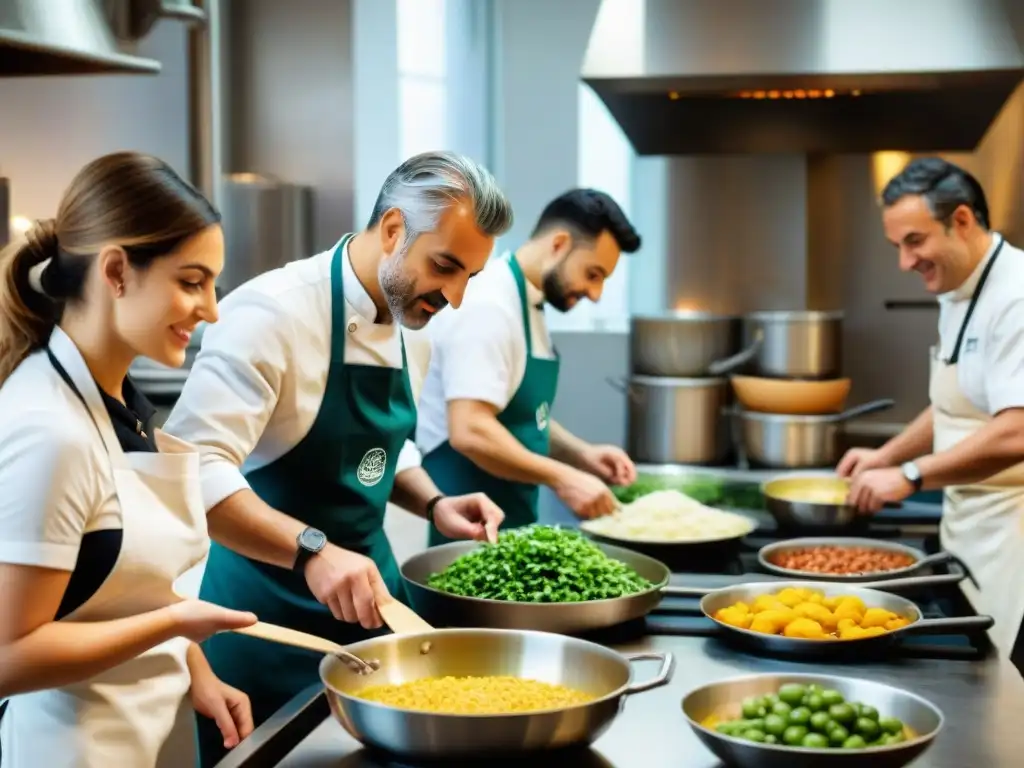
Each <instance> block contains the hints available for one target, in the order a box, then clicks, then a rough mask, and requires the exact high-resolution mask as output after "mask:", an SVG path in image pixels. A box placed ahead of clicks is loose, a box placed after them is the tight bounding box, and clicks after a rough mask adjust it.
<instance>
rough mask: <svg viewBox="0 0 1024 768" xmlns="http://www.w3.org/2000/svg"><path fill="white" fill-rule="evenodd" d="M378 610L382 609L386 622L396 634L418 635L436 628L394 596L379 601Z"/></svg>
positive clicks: (381, 612)
mask: <svg viewBox="0 0 1024 768" xmlns="http://www.w3.org/2000/svg"><path fill="white" fill-rule="evenodd" d="M377 610H378V611H380V615H381V618H382V619H384V623H385V624H387V625H388V627H390V628H391V631H392V632H394V633H395V634H396V635H416V634H419V633H421V632H433V631H434V628H433V627H432V626H430V625H429V624H427V622H426V621H424V620H423V619H422V618H420V616H419V614H417V613H416V611H414V610H413V609H412V608H410V607H409V606H407V605H405V604H404V603H400V602H398V601H397V600H395V599H394V598H389V599H388V600H385V601H384V602H382V603H377Z"/></svg>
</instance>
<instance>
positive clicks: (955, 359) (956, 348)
mask: <svg viewBox="0 0 1024 768" xmlns="http://www.w3.org/2000/svg"><path fill="white" fill-rule="evenodd" d="M1005 243H1006V239H1005V238H1003V237H1002V236H1000V238H999V245H997V246H996V250H995V252H994V253H993V254H992V258H991V259H989V260H988V264H986V265H985V269H984V270H982V273H981V277H980V278H979V279H978V285H977V286H975V288H974V293H973V294H972V295H971V303H970V304H968V305H967V314H966V315H964V321H963V322H962V323H961V324H960V332H959V333H957V335H956V344H954V345H953V354H952V355H950V356H949V359H948V360H946V361H945V362H946V365H956V364H957V363H959V362H960V347H961V346H962V345H963V343H964V334H966V333H967V325H968V324H969V323H970V322H971V315H973V314H974V309H975V307H977V306H978V297H979V296H981V289H982V288H984V287H985V283H986V282H987V281H988V276H989V274H990V273H991V272H992V267H993V266H994V265H995V263H996V259H998V258H999V252H1000V251H1001V250H1003V245H1004V244H1005Z"/></svg>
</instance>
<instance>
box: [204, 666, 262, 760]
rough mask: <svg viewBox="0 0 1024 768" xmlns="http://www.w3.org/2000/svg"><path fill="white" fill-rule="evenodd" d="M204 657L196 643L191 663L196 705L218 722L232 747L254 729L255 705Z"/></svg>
mask: <svg viewBox="0 0 1024 768" xmlns="http://www.w3.org/2000/svg"><path fill="white" fill-rule="evenodd" d="M201 656H202V650H201V649H200V648H199V647H198V646H195V648H194V654H190V663H189V672H190V673H191V676H192V687H191V690H190V691H189V694H190V697H191V699H192V708H193V709H194V710H195V711H196V712H198V713H199V714H200V715H203V716H204V717H208V718H210V719H211V720H213V721H214V722H215V723H217V728H219V729H220V735H221V736H223V737H224V747H225V748H226V749H231V748H232V747H236V746H238V743H239V742H240V741H241V740H242V739H244V738H246V737H247V736H248V735H249V734H250V733H252V731H253V722H252V705H251V704H250V702H249V697H248V696H247V695H246V694H244V693H243V692H242V691H240V690H238V689H237V688H232V687H231V686H230V685H228V684H227V683H225V682H224V681H223V680H221V679H220V678H219V677H217V675H215V674H214V672H213V670H212V669H210V665H209V663H207V661H206V658H205V657H202V658H201V659H200V658H199V657H201Z"/></svg>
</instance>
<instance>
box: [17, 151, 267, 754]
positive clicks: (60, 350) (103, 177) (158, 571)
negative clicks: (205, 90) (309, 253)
mask: <svg viewBox="0 0 1024 768" xmlns="http://www.w3.org/2000/svg"><path fill="white" fill-rule="evenodd" d="M223 262H224V243H223V234H222V232H221V228H220V217H219V215H218V214H217V212H216V211H215V210H214V208H213V207H212V206H211V205H210V203H209V202H207V201H206V200H205V199H204V198H203V196H202V195H201V194H200V193H199V192H197V191H196V190H195V189H194V188H193V187H191V186H190V185H189V184H187V183H186V182H185V181H183V180H182V179H181V178H180V177H179V176H178V175H177V174H176V173H175V172H174V171H173V170H172V169H171V168H170V167H169V166H167V165H166V164H165V163H163V162H162V161H160V160H158V159H156V158H153V157H149V156H146V155H142V154H137V153H132V152H121V153H117V154H112V155H107V156H105V157H101V158H99V159H98V160H95V161H93V162H92V163H90V164H89V165H87V166H86V167H85V168H83V169H82V170H81V171H80V172H79V173H78V175H77V176H76V177H75V178H74V180H73V181H72V182H71V185H70V186H69V187H68V189H67V191H66V192H65V193H64V195H63V197H62V199H61V201H60V206H59V208H58V210H57V216H56V218H54V219H48V220H44V221H39V222H36V224H35V225H34V226H33V227H32V228H31V229H30V230H29V231H28V232H27V234H26V237H25V239H24V240H21V241H18V242H14V243H12V244H11V245H9V246H8V247H6V248H5V249H4V250H3V251H2V253H0V489H2V490H0V595H2V596H3V597H2V599H0V700H3V699H7V705H6V711H5V712H4V714H3V719H2V721H0V747H2V750H3V766H4V768H39V767H40V766H46V768H98V767H99V766H100V765H101V763H102V764H103V765H104V766H106V765H119V766H132V768H156V766H164V765H167V766H171V765H174V766H188V765H192V764H194V754H192V752H191V749H192V742H193V739H192V719H191V717H190V712H189V707H187V706H182V705H183V704H185V703H186V702H187V701H188V698H189V696H191V703H192V705H193V706H194V708H195V710H196V711H198V712H199V713H200V714H203V715H206V716H208V717H212V718H214V719H215V720H216V722H217V724H218V726H220V729H221V732H222V734H223V736H224V740H225V745H226V746H233V745H234V744H236V743H237V742H238V741H239V740H240V739H241V738H244V737H245V736H246V735H247V734H248V732H249V731H250V730H251V716H250V714H249V702H248V699H247V698H246V697H245V695H244V694H242V693H241V692H239V691H237V690H235V689H232V688H229V687H228V686H226V685H224V684H223V683H221V682H220V680H218V679H217V678H216V677H215V676H214V675H213V673H212V671H211V670H210V667H209V665H208V664H207V663H206V660H205V658H204V657H203V654H202V651H201V650H200V648H199V646H198V645H197V643H198V642H201V641H202V640H204V639H205V638H206V637H208V636H210V635H211V634H213V633H215V632H218V631H222V630H228V629H234V628H241V627H244V626H248V625H250V624H252V623H253V622H254V621H255V620H256V619H255V617H254V616H253V615H252V614H248V613H241V612H237V611H231V610H227V609H225V608H221V607H219V606H215V605H212V604H209V603H204V602H202V601H199V600H182V599H180V598H178V597H177V596H176V595H175V594H174V593H173V590H172V585H173V583H174V581H175V580H176V579H177V578H178V577H179V576H180V575H181V574H183V573H184V572H185V571H187V570H188V569H189V568H191V567H192V566H194V565H196V564H197V563H199V562H200V561H201V560H202V559H203V558H204V557H205V555H206V552H207V549H208V546H209V539H208V535H207V530H206V519H205V514H204V509H203V506H202V500H201V497H200V493H199V489H198V485H197V483H198V454H197V453H196V452H195V451H194V450H193V449H192V448H191V446H189V445H188V444H187V443H183V442H181V441H177V440H174V439H173V438H170V437H169V436H166V435H164V434H163V433H161V432H160V431H159V430H151V429H150V425H149V420H150V419H151V417H152V415H153V408H152V406H151V405H150V404H149V403H148V402H147V401H146V400H145V398H143V397H142V396H141V395H140V394H139V393H138V392H137V391H136V390H135V389H134V388H133V387H132V385H131V381H130V379H129V378H128V375H127V374H128V367H129V366H130V365H131V363H132V361H133V360H134V359H135V358H136V357H138V356H140V355H143V356H146V357H148V358H151V359H153V360H154V361H156V362H158V363H162V364H164V365H168V366H180V365H182V364H183V362H184V360H185V350H186V347H187V346H188V343H189V337H190V335H191V333H192V332H193V330H194V329H195V328H196V326H197V325H198V324H199V323H200V322H215V321H216V319H217V301H216V297H215V295H214V281H215V279H216V277H217V275H218V274H219V273H220V271H221V269H222V267H223ZM185 750H188V753H187V754H186V752H185Z"/></svg>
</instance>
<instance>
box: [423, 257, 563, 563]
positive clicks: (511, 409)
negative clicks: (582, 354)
mask: <svg viewBox="0 0 1024 768" xmlns="http://www.w3.org/2000/svg"><path fill="white" fill-rule="evenodd" d="M508 266H509V269H511V270H512V275H513V276H514V277H515V280H516V287H517V289H518V290H519V304H520V306H521V307H522V315H523V331H524V333H525V334H526V370H525V371H524V372H523V380H522V382H521V383H520V384H519V389H517V390H516V393H515V395H513V396H512V399H511V400H510V401H509V404H508V405H506V406H505V409H504V410H503V411H501V412H500V413H499V414H498V422H499V423H500V424H502V425H503V426H504V427H505V429H507V430H508V431H509V432H511V433H512V436H513V437H515V438H516V440H518V441H519V442H520V443H521V444H522V446H523V447H524V448H526V450H528V451H532V452H533V453H537V454H540V455H541V456H547V455H548V452H549V442H550V441H549V430H548V425H549V422H550V420H551V404H552V403H553V402H554V400H555V392H556V391H557V390H558V356H557V353H556V355H555V357H554V358H552V359H547V358H540V357H534V356H533V336H532V334H531V333H530V306H529V302H528V301H527V298H526V278H525V277H524V276H523V270H522V269H520V267H519V262H518V261H516V257H515V254H513V255H512V256H511V258H509V260H508ZM423 468H424V469H425V470H427V473H428V474H429V475H430V479H431V480H433V481H434V483H435V484H436V485H437V487H438V488H440V489H441V492H442V493H445V494H447V495H449V496H458V495H461V494H464V493H477V492H482V493H486V494H487V495H488V496H489V497H490V498H491V500H492V501H494V503H495V504H497V505H498V506H499V507H501V509H502V511H503V512H504V513H505V521H504V522H503V523H502V527H504V528H519V527H521V526H524V525H529V524H531V523H535V522H537V500H538V498H539V496H540V491H539V489H538V488H537V486H536V485H533V484H530V483H517V482H513V481H511V480H502V479H501V478H498V477H495V476H494V475H490V474H488V473H487V472H485V471H484V470H482V469H480V468H479V467H478V466H477V465H476V464H474V463H473V462H472V461H470V460H469V459H467V458H466V457H465V456H463V455H462V454H461V453H459V452H458V451H456V450H455V449H454V448H452V446H451V443H449V442H448V441H447V440H446V441H445V442H444V443H442V444H441V445H440V446H438V447H437V448H436V449H434V450H433V451H431V452H430V453H428V454H427V455H426V456H424V457H423ZM449 541H451V539H449V538H448V537H447V536H445V535H444V534H442V533H441V532H440V531H438V530H437V528H436V527H435V526H431V527H430V533H429V536H428V545H429V546H431V547H433V546H437V545H438V544H444V543H446V542H449Z"/></svg>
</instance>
